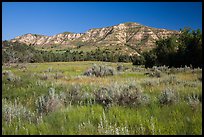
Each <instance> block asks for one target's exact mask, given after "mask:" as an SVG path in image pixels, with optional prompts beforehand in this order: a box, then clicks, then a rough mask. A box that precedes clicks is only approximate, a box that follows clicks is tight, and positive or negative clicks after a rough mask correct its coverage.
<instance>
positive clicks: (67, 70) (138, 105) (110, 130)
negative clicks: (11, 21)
mask: <svg viewBox="0 0 204 137" xmlns="http://www.w3.org/2000/svg"><path fill="white" fill-rule="evenodd" d="M100 65H101V66H105V67H100V70H101V69H104V71H103V74H104V73H106V72H110V74H111V75H107V76H99V77H96V76H86V75H84V72H86V71H87V70H88V69H90V68H91V67H93V66H95V68H96V67H97V66H100ZM106 67H107V68H108V69H107V71H106ZM2 88H3V93H2V134H3V135H6V134H60V135H61V134H64V135H65V134H79V135H80V134H95V135H97V134H137V135H140V134H142V135H159V134H163V135H168V134H173V135H174V134H176V135H178V134H184V135H186V134H188V135H192V134H193V135H201V134H202V69H199V68H198V69H191V68H188V67H185V68H178V69H176V68H171V69H169V68H167V67H154V68H152V69H145V68H142V67H140V66H132V64H130V63H108V62H89V61H86V62H55V63H33V64H10V65H3V66H2Z"/></svg>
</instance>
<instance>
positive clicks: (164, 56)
mask: <svg viewBox="0 0 204 137" xmlns="http://www.w3.org/2000/svg"><path fill="white" fill-rule="evenodd" d="M180 32H181V33H180V35H178V36H171V37H168V38H165V39H159V40H157V41H156V48H154V49H153V50H151V51H148V52H144V53H141V56H137V57H135V58H134V60H133V64H134V65H145V67H153V66H163V65H166V66H169V67H184V66H191V67H202V33H201V31H200V30H199V29H198V30H196V31H195V30H192V29H190V28H184V29H183V30H181V31H180Z"/></svg>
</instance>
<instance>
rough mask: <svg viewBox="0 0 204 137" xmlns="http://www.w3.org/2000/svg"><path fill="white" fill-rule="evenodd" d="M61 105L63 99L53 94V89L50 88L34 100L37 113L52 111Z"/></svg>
mask: <svg viewBox="0 0 204 137" xmlns="http://www.w3.org/2000/svg"><path fill="white" fill-rule="evenodd" d="M62 106H63V101H62V100H61V99H60V98H59V95H58V94H55V89H54V88H50V89H49V91H48V95H44V96H40V97H39V98H38V99H37V100H36V107H37V110H38V112H39V113H46V114H47V113H49V112H53V111H55V110H57V109H59V108H61V107H62Z"/></svg>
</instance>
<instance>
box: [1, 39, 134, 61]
mask: <svg viewBox="0 0 204 137" xmlns="http://www.w3.org/2000/svg"><path fill="white" fill-rule="evenodd" d="M2 45H3V50H2V63H23V62H28V63H34V62H67V61H107V62H131V58H130V56H128V55H119V54H116V53H112V52H110V51H107V50H100V49H96V50H95V51H90V52H83V51H80V52H79V51H70V50H67V51H65V52H54V51H39V50H36V49H35V48H34V47H33V46H31V45H30V46H28V45H26V44H22V43H18V42H9V41H3V43H2ZM80 46H82V45H81V44H79V45H78V48H80Z"/></svg>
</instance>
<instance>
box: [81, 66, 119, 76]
mask: <svg viewBox="0 0 204 137" xmlns="http://www.w3.org/2000/svg"><path fill="white" fill-rule="evenodd" d="M114 74H115V71H114V69H113V68H111V67H109V66H103V65H99V66H98V65H96V64H95V65H94V66H93V67H92V68H91V69H88V70H87V71H86V72H84V75H86V76H96V77H102V76H110V75H111V76H112V75H114Z"/></svg>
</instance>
